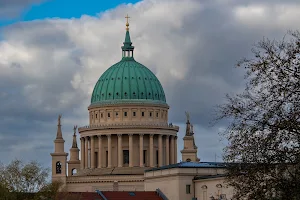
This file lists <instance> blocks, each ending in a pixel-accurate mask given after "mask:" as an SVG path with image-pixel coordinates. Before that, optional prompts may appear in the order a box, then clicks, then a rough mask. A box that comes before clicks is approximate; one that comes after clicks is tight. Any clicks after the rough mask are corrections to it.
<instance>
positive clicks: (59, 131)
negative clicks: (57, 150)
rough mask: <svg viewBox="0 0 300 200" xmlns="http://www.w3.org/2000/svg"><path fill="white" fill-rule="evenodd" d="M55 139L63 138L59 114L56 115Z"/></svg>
mask: <svg viewBox="0 0 300 200" xmlns="http://www.w3.org/2000/svg"><path fill="white" fill-rule="evenodd" d="M56 139H63V137H62V132H61V115H58V122H57V133H56Z"/></svg>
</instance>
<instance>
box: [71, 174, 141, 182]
mask: <svg viewBox="0 0 300 200" xmlns="http://www.w3.org/2000/svg"><path fill="white" fill-rule="evenodd" d="M115 181H118V182H144V175H137V176H134V175H117V176H116V175H112V176H72V177H67V183H113V182H115Z"/></svg>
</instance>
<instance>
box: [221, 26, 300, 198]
mask: <svg viewBox="0 0 300 200" xmlns="http://www.w3.org/2000/svg"><path fill="white" fill-rule="evenodd" d="M252 52H253V54H254V57H253V58H250V59H246V58H244V59H242V60H241V61H239V62H238V63H237V66H238V67H244V68H245V70H246V76H245V80H246V82H247V83H246V87H245V90H244V91H243V92H242V93H240V94H236V95H226V102H225V103H224V104H222V105H219V106H218V109H217V110H218V114H217V115H218V116H217V120H221V119H225V120H228V121H229V126H228V128H227V129H226V130H225V131H224V133H223V134H224V136H225V137H226V138H227V139H228V145H227V147H226V148H225V149H224V161H225V162H228V176H227V181H228V184H229V185H231V186H233V187H234V188H235V191H236V192H235V195H234V199H243V198H246V199H261V200H264V199H300V120H299V117H300V33H299V32H297V31H296V32H291V31H289V32H288V34H287V35H286V36H285V37H284V38H283V40H281V41H276V40H273V41H271V40H269V39H263V40H262V41H260V42H258V43H257V44H256V45H254V48H253V49H252Z"/></svg>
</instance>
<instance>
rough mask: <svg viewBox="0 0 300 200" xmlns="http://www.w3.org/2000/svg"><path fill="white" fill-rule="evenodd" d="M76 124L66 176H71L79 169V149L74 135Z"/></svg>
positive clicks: (75, 129) (75, 127)
mask: <svg viewBox="0 0 300 200" xmlns="http://www.w3.org/2000/svg"><path fill="white" fill-rule="evenodd" d="M76 131H77V126H74V134H73V142H72V147H71V149H70V160H69V161H68V176H73V175H75V174H76V173H77V171H78V170H79V169H80V160H79V149H78V146H77V137H76Z"/></svg>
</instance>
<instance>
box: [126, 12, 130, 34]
mask: <svg viewBox="0 0 300 200" xmlns="http://www.w3.org/2000/svg"><path fill="white" fill-rule="evenodd" d="M125 18H126V19H127V21H126V31H129V22H128V19H129V18H130V17H129V16H128V14H127V16H126V17H125Z"/></svg>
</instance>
